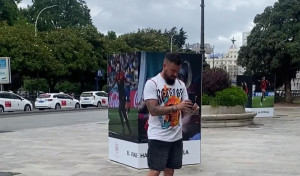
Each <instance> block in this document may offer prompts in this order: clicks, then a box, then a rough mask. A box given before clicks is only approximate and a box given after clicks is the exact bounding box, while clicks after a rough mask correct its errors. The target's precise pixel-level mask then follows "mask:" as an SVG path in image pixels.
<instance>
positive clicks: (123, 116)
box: [111, 62, 134, 135]
mask: <svg viewBox="0 0 300 176" xmlns="http://www.w3.org/2000/svg"><path fill="white" fill-rule="evenodd" d="M116 72H117V74H116V77H115V80H114V82H113V84H112V86H111V88H113V87H114V86H115V84H116V83H117V85H118V92H119V115H120V120H121V124H122V133H123V134H125V128H124V121H125V123H126V125H127V128H128V132H129V135H131V128H130V125H129V120H128V114H127V111H126V107H125V105H126V92H125V82H126V83H129V84H131V85H134V82H132V81H130V80H128V79H127V78H126V76H125V73H124V72H122V71H121V64H120V62H117V65H116Z"/></svg>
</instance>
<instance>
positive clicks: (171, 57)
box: [165, 53, 182, 65]
mask: <svg viewBox="0 0 300 176" xmlns="http://www.w3.org/2000/svg"><path fill="white" fill-rule="evenodd" d="M165 60H168V61H170V62H171V63H174V64H176V65H181V64H182V59H181V57H180V55H179V54H178V53H167V54H166V56H165Z"/></svg>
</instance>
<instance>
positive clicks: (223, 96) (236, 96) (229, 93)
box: [210, 86, 248, 106]
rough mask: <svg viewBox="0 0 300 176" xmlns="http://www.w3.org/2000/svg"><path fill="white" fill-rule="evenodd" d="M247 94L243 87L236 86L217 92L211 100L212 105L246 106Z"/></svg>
mask: <svg viewBox="0 0 300 176" xmlns="http://www.w3.org/2000/svg"><path fill="white" fill-rule="evenodd" d="M247 100H248V98H247V95H246V94H245V92H244V91H243V90H242V88H241V87H238V86H235V87H230V88H227V89H224V90H223V91H219V92H216V96H215V97H214V98H213V99H212V100H211V101H210V105H211V106H236V105H241V106H245V104H246V103H247Z"/></svg>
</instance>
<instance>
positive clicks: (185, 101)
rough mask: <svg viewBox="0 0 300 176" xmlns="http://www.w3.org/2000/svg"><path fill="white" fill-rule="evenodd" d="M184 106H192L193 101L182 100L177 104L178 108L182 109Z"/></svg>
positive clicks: (190, 107)
mask: <svg viewBox="0 0 300 176" xmlns="http://www.w3.org/2000/svg"><path fill="white" fill-rule="evenodd" d="M185 108H189V109H192V108H193V103H192V101H191V100H184V101H182V102H181V103H179V104H178V105H177V109H178V110H183V109H185Z"/></svg>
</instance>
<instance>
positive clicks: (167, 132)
mask: <svg viewBox="0 0 300 176" xmlns="http://www.w3.org/2000/svg"><path fill="white" fill-rule="evenodd" d="M150 99H154V100H158V105H159V106H173V105H178V104H179V103H180V102H181V101H183V100H187V99H188V94H187V90H186V87H185V84H184V83H183V82H182V81H180V80H179V79H176V80H175V83H174V85H168V84H167V83H166V81H165V79H164V78H163V77H162V76H161V74H160V73H159V74H158V75H156V76H155V77H153V78H151V79H149V80H148V81H147V82H146V85H145V88H144V100H145V101H146V100H150ZM181 116H182V115H181V111H179V110H178V111H177V112H172V113H171V114H168V115H163V116H152V115H151V114H150V115H149V120H148V123H149V126H148V139H153V140H160V141H166V142H174V141H177V140H179V139H181V138H182V122H181Z"/></svg>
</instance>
